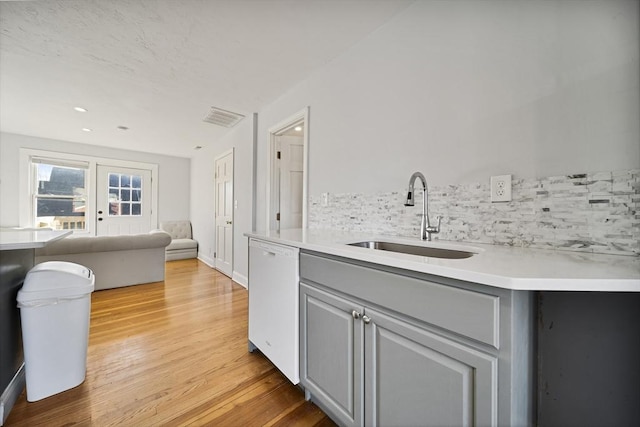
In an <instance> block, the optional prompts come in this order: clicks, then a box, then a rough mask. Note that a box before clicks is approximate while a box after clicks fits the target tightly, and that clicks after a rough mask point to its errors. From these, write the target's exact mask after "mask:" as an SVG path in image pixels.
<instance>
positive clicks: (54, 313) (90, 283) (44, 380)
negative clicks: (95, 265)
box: [17, 261, 95, 402]
mask: <svg viewBox="0 0 640 427" xmlns="http://www.w3.org/2000/svg"><path fill="white" fill-rule="evenodd" d="M94 284H95V277H94V275H93V272H92V271H91V270H90V269H88V268H87V267H84V266H82V265H79V264H74V263H71V262H62V261H48V262H43V263H42V264H37V265H36V266H35V267H33V268H32V269H31V270H29V272H28V273H27V276H26V278H25V280H24V284H23V286H22V289H20V291H18V298H17V301H18V307H20V318H21V320H22V342H23V347H24V364H25V374H26V380H27V400H28V401H29V402H35V401H37V400H40V399H44V398H45V397H49V396H52V395H54V394H56V393H60V392H62V391H65V390H69V389H70V388H73V387H75V386H77V385H79V384H82V382H83V381H84V378H85V374H86V370H87V345H88V341H89V317H90V314H91V292H93V289H94Z"/></svg>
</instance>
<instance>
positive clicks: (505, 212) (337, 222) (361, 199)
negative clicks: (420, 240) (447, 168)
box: [309, 169, 640, 255]
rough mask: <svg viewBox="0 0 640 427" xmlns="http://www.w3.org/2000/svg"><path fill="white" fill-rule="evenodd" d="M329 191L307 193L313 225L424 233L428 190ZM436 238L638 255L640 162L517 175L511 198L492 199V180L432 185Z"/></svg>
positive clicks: (416, 234) (430, 203) (400, 234)
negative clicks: (619, 167) (610, 168)
mask: <svg viewBox="0 0 640 427" xmlns="http://www.w3.org/2000/svg"><path fill="white" fill-rule="evenodd" d="M418 188H419V185H418V183H416V200H415V206H414V207H405V206H404V201H405V197H406V190H405V189H400V190H399V191H397V192H390V193H378V194H329V195H328V203H326V205H325V204H323V199H324V198H323V196H322V195H320V196H311V197H310V200H309V228H314V229H323V228H324V229H339V230H352V231H361V232H370V233H377V234H386V235H396V236H411V237H417V236H419V229H420V214H421V212H422V191H421V190H420V191H418ZM429 214H430V218H431V222H432V224H435V218H436V216H437V215H440V216H442V226H441V231H440V234H437V235H434V240H437V239H442V240H449V241H461V242H477V243H493V244H501V245H510V246H523V247H534V248H550V249H560V250H569V251H580V252H596V253H609V254H620V255H640V169H633V170H625V171H615V172H599V173H577V174H573V175H563V176H553V177H548V178H541V179H514V180H513V181H512V201H511V202H502V203H491V200H490V190H489V179H487V182H486V183H475V184H462V185H447V186H440V187H430V188H429Z"/></svg>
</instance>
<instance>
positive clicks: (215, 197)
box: [213, 147, 236, 277]
mask: <svg viewBox="0 0 640 427" xmlns="http://www.w3.org/2000/svg"><path fill="white" fill-rule="evenodd" d="M229 154H231V165H232V168H233V174H232V176H231V180H232V181H231V201H232V202H231V203H232V204H233V206H232V207H231V261H230V264H231V274H232V275H233V264H234V258H235V257H234V256H233V250H234V238H235V222H236V221H235V213H236V209H235V197H234V196H235V171H236V164H235V163H236V155H235V150H234V148H233V147H232V148H230V149H228V150H226V151H224V152H222V153H220V154H218V155H217V156H216V157H214V158H213V170H214V178H213V200H214V202H213V230H214V243H213V248H214V256H213V268H214V269H216V270H218V271H221V270H220V269H218V262H217V259H218V236H217V233H218V230H217V225H216V215H217V214H218V182H217V179H218V177H217V176H216V175H215V173H216V172H215V171H216V163H217V162H218V160H220V159H223V158H224V157H226V156H228V155H229ZM230 277H231V276H230Z"/></svg>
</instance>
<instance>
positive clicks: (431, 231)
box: [427, 215, 442, 234]
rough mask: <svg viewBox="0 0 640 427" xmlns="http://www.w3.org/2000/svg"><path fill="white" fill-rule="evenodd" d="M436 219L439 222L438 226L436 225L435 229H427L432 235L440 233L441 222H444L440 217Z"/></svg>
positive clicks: (431, 227)
mask: <svg viewBox="0 0 640 427" xmlns="http://www.w3.org/2000/svg"><path fill="white" fill-rule="evenodd" d="M436 219H437V220H438V225H436V226H435V227H433V226H429V227H427V232H428V233H430V234H437V233H439V232H440V222H441V221H442V217H441V216H440V215H438V216H437V217H436Z"/></svg>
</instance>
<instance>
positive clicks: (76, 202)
mask: <svg viewBox="0 0 640 427" xmlns="http://www.w3.org/2000/svg"><path fill="white" fill-rule="evenodd" d="M33 165H34V167H35V170H36V181H35V184H36V189H35V198H36V200H35V223H34V226H35V227H47V228H52V229H54V230H84V229H85V228H86V223H85V210H86V200H87V186H86V178H87V170H86V169H84V168H78V167H66V166H59V165H52V164H47V163H33Z"/></svg>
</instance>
